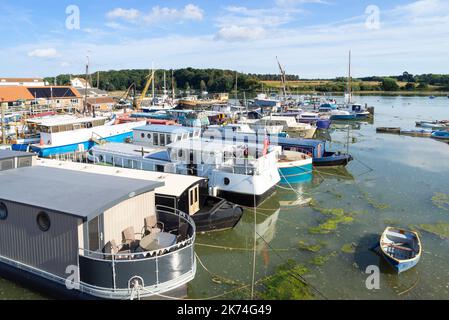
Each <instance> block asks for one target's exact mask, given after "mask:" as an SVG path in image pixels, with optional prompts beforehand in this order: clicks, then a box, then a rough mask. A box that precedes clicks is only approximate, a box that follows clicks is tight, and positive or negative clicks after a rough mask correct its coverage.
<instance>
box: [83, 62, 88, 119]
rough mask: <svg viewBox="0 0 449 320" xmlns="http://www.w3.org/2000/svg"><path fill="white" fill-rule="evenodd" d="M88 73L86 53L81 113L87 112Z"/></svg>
mask: <svg viewBox="0 0 449 320" xmlns="http://www.w3.org/2000/svg"><path fill="white" fill-rule="evenodd" d="M88 75H89V55H87V62H86V76H85V82H84V102H83V113H84V114H86V112H87V79H88Z"/></svg>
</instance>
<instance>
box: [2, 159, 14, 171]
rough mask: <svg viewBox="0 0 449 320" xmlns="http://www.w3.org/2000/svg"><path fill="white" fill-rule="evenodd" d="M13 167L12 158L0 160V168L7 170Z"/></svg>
mask: <svg viewBox="0 0 449 320" xmlns="http://www.w3.org/2000/svg"><path fill="white" fill-rule="evenodd" d="M12 168H14V160H3V161H0V170H9V169H12Z"/></svg>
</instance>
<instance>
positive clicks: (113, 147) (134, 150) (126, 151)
mask: <svg viewBox="0 0 449 320" xmlns="http://www.w3.org/2000/svg"><path fill="white" fill-rule="evenodd" d="M92 150H93V151H95V152H111V153H117V154H120V155H123V156H138V157H140V158H141V157H142V156H145V155H147V154H149V153H153V152H156V151H159V150H160V149H157V148H151V147H146V146H140V145H137V144H132V143H119V142H110V143H106V144H103V145H95V146H93V147H92ZM142 150H143V155H142Z"/></svg>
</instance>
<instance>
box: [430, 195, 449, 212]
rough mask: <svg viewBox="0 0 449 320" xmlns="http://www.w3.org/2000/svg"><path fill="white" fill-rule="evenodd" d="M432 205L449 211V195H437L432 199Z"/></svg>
mask: <svg viewBox="0 0 449 320" xmlns="http://www.w3.org/2000/svg"><path fill="white" fill-rule="evenodd" d="M432 203H433V204H434V205H435V206H437V207H438V208H440V209H442V210H446V211H449V194H445V193H440V192H437V193H435V194H434V196H433V197H432Z"/></svg>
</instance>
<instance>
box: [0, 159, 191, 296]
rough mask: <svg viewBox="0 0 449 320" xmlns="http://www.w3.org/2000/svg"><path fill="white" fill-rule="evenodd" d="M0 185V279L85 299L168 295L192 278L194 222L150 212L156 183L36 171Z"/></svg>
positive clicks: (18, 172)
mask: <svg viewBox="0 0 449 320" xmlns="http://www.w3.org/2000/svg"><path fill="white" fill-rule="evenodd" d="M0 180H1V181H2V183H1V184H0V273H1V274H2V276H3V277H6V278H13V279H15V280H17V281H20V282H21V283H24V284H27V285H30V286H33V287H35V288H36V287H37V288H39V289H40V290H42V291H43V292H45V293H47V294H50V295H51V296H55V297H59V298H63V297H64V298H65V297H68V298H90V299H134V298H147V297H148V298H154V297H158V295H160V294H163V295H168V296H169V295H170V294H172V292H174V291H176V290H178V289H179V288H180V287H182V286H185V285H186V284H187V283H188V282H189V281H191V280H192V279H193V278H194V277H195V273H196V259H195V254H194V244H195V234H196V231H195V224H194V222H193V221H192V219H191V218H190V217H189V216H188V215H187V214H184V213H182V212H179V211H178V212H176V214H174V213H173V212H170V211H167V210H164V208H158V207H156V205H155V189H156V188H158V187H162V186H163V183H162V182H159V181H145V180H141V179H129V178H122V177H115V176H110V175H101V174H93V173H86V172H76V171H73V170H64V169H60V168H50V167H44V166H32V167H25V168H19V169H12V170H6V171H2V172H0ZM30 181H32V183H29V182H30ZM49 195H50V196H49Z"/></svg>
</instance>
